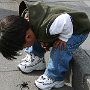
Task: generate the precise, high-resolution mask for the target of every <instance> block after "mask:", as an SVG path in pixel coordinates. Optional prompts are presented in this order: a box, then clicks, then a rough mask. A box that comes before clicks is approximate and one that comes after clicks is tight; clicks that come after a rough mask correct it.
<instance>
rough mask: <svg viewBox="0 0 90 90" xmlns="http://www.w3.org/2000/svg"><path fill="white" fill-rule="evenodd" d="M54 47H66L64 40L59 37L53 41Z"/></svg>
mask: <svg viewBox="0 0 90 90" xmlns="http://www.w3.org/2000/svg"><path fill="white" fill-rule="evenodd" d="M54 47H55V48H57V47H60V49H61V50H62V49H66V42H65V41H62V40H60V39H59V38H58V39H57V40H56V41H55V42H54Z"/></svg>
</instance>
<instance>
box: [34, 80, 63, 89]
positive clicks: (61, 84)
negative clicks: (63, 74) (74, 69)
mask: <svg viewBox="0 0 90 90" xmlns="http://www.w3.org/2000/svg"><path fill="white" fill-rule="evenodd" d="M37 83H38V82H37V81H36V80H35V83H34V85H35V86H36V87H37V88H38V89H40V90H51V89H52V88H61V87H63V86H64V81H61V83H59V84H56V85H55V84H52V85H50V86H51V87H47V88H45V89H43V88H40V87H39V86H41V85H39V86H38V85H37ZM43 87H44V86H43Z"/></svg>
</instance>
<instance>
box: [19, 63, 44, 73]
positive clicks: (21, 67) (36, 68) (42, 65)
mask: <svg viewBox="0 0 90 90" xmlns="http://www.w3.org/2000/svg"><path fill="white" fill-rule="evenodd" d="M18 68H19V70H20V71H22V72H23V73H30V72H32V71H34V70H45V68H46V64H45V63H43V61H41V62H39V63H38V64H37V65H35V66H31V67H30V66H28V67H27V68H29V69H28V70H27V69H25V66H23V65H20V64H19V65H18Z"/></svg>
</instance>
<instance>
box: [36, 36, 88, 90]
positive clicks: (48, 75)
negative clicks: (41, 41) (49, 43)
mask: <svg viewBox="0 0 90 90" xmlns="http://www.w3.org/2000/svg"><path fill="white" fill-rule="evenodd" d="M87 36H88V35H77V36H74V35H73V36H72V37H71V38H70V39H69V41H68V42H67V49H66V50H63V49H62V50H60V48H59V47H58V48H57V49H55V48H52V50H51V52H50V58H49V63H48V66H47V69H46V70H45V73H44V74H43V75H42V76H40V77H39V78H38V79H37V80H36V81H35V84H36V86H37V87H39V88H40V89H43V90H44V89H48V90H49V89H51V88H52V87H56V88H59V87H62V86H63V85H64V83H62V81H63V80H64V78H65V73H66V72H67V71H68V69H69V62H70V61H71V60H72V52H73V51H75V50H76V49H77V48H78V47H79V46H80V45H81V44H82V43H83V42H84V41H85V39H86V38H87ZM49 79H50V80H51V81H50V80H49Z"/></svg>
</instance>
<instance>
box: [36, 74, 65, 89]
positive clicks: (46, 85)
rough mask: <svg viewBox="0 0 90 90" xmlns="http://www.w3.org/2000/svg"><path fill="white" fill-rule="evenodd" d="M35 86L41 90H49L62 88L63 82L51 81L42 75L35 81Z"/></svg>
mask: <svg viewBox="0 0 90 90" xmlns="http://www.w3.org/2000/svg"><path fill="white" fill-rule="evenodd" d="M35 85H36V87H38V88H39V89H41V90H51V89H52V88H60V87H63V86H64V81H53V80H52V79H50V78H48V77H47V76H46V75H44V74H43V75H41V76H40V77H39V78H38V79H37V80H35Z"/></svg>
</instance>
